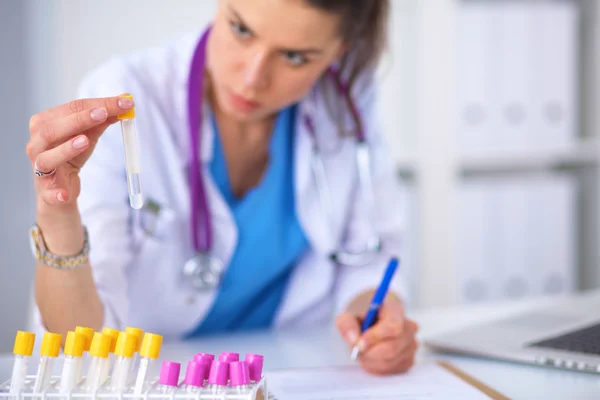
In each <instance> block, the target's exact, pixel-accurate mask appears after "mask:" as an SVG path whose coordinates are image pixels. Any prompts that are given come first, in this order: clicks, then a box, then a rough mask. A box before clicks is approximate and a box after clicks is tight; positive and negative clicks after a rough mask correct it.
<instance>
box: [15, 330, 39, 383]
mask: <svg viewBox="0 0 600 400" xmlns="http://www.w3.org/2000/svg"><path fill="white" fill-rule="evenodd" d="M34 343H35V334H34V333H32V332H24V331H18V332H17V336H16V338H15V346H14V348H13V353H14V355H15V361H14V364H13V370H12V376H11V379H10V393H11V394H15V393H19V392H21V390H23V386H24V385H25V379H26V378H27V368H28V367H29V358H30V357H31V355H32V354H33V345H34Z"/></svg>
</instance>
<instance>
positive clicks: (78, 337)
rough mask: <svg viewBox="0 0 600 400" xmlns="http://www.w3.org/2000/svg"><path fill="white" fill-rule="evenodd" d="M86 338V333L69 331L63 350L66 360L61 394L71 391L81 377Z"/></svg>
mask: <svg viewBox="0 0 600 400" xmlns="http://www.w3.org/2000/svg"><path fill="white" fill-rule="evenodd" d="M86 340H87V339H86V337H85V335H83V334H82V333H78V332H73V331H69V332H67V340H66V341H65V349H64V351H63V353H64V354H65V360H64V362H63V369H62V374H61V376H60V386H59V388H58V391H59V392H60V393H61V394H67V393H69V392H70V391H71V390H72V389H73V388H74V387H75V386H76V385H77V383H79V380H80V379H81V357H82V356H83V351H84V349H85V345H86ZM88 350H89V348H88Z"/></svg>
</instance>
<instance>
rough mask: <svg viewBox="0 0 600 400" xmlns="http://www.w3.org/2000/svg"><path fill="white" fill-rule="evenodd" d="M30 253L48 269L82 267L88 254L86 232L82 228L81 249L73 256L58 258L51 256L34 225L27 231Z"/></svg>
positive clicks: (87, 258) (37, 228) (36, 226)
mask: <svg viewBox="0 0 600 400" xmlns="http://www.w3.org/2000/svg"><path fill="white" fill-rule="evenodd" d="M29 235H30V244H31V252H32V253H33V255H34V257H35V259H36V260H37V261H38V262H40V263H42V264H44V265H48V266H49V267H52V268H56V269H75V268H79V267H83V266H84V265H86V264H87V263H88V260H89V254H90V244H89V240H88V231H87V228H86V227H85V226H83V249H81V251H80V252H79V253H78V254H75V255H73V256H58V255H56V254H52V253H51V252H50V251H49V250H48V246H46V242H45V240H44V236H43V235H42V231H41V229H40V227H39V226H38V225H37V224H34V225H33V226H32V227H31V229H30V230H29Z"/></svg>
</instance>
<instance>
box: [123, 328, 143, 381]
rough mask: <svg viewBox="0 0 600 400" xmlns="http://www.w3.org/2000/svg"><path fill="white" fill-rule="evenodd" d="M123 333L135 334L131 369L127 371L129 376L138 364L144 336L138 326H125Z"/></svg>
mask: <svg viewBox="0 0 600 400" xmlns="http://www.w3.org/2000/svg"><path fill="white" fill-rule="evenodd" d="M125 333H129V334H130V335H133V336H135V339H136V344H135V353H134V354H133V360H132V362H131V371H129V376H133V374H134V373H135V371H137V369H138V368H139V366H140V354H139V353H140V349H141V348H142V340H143V338H144V331H143V330H142V329H139V328H132V327H129V326H128V327H126V328H125Z"/></svg>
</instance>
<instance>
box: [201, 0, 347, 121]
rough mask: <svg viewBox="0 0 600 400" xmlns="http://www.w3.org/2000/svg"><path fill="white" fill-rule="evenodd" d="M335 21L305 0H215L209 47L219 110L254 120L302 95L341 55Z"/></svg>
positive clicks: (239, 117) (231, 115)
mask: <svg viewBox="0 0 600 400" xmlns="http://www.w3.org/2000/svg"><path fill="white" fill-rule="evenodd" d="M338 23H339V18H338V16H336V15H334V14H329V13H326V12H324V11H322V10H319V9H317V8H315V7H311V6H309V5H308V4H307V3H306V2H305V1H304V0H219V7H218V12H217V15H216V18H215V21H214V24H213V27H212V30H211V34H210V37H209V43H208V49H207V52H208V68H209V71H210V76H211V79H212V85H213V89H214V92H215V93H214V94H215V99H216V101H217V103H218V107H219V109H220V110H221V112H223V113H225V114H227V115H228V116H229V117H232V118H234V119H236V120H239V121H256V120H260V119H262V118H265V117H268V116H270V115H272V114H273V113H275V112H277V111H278V110H280V109H282V108H284V107H286V106H288V105H290V104H293V103H295V102H296V101H298V100H299V99H300V98H302V97H303V96H304V95H305V94H306V93H308V91H309V90H310V89H311V87H312V86H313V85H314V83H315V82H316V80H317V79H318V78H319V77H320V76H321V74H322V73H323V72H324V71H325V70H326V69H327V67H329V66H330V65H331V64H332V63H333V62H334V61H335V60H336V59H337V58H338V57H340V56H341V55H342V49H343V46H342V40H341V38H340V36H339V34H338Z"/></svg>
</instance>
